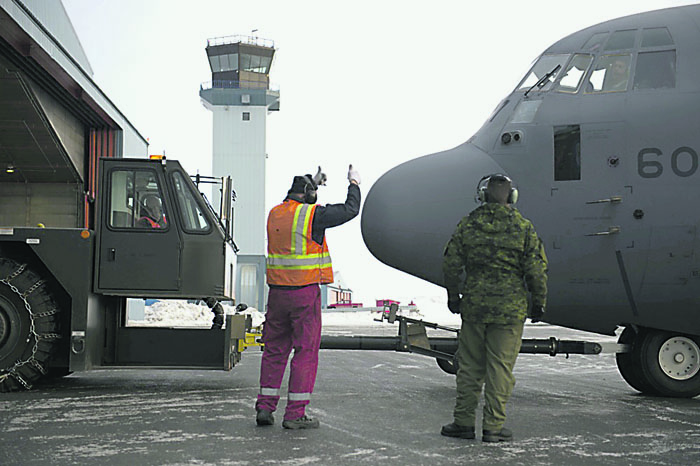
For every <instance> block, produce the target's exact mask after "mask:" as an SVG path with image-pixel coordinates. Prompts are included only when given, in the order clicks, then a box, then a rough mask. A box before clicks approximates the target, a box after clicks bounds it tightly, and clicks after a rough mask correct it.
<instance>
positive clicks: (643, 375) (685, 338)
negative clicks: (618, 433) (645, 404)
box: [617, 327, 700, 398]
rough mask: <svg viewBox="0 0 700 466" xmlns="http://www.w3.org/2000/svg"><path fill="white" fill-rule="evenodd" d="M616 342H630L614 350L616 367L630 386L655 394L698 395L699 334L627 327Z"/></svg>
mask: <svg viewBox="0 0 700 466" xmlns="http://www.w3.org/2000/svg"><path fill="white" fill-rule="evenodd" d="M619 343H621V344H626V345H630V346H631V351H630V352H628V353H618V354H617V367H618V369H619V370H620V374H621V375H622V377H623V378H624V379H625V381H627V383H629V384H630V386H632V388H634V389H636V390H638V391H640V392H642V393H644V394H646V395H655V396H668V397H677V398H693V397H695V396H697V395H700V337H698V336H692V335H681V334H676V333H672V332H665V331H661V330H655V329H639V330H638V331H635V330H634V329H632V328H631V327H628V328H625V330H624V331H623V332H622V334H621V335H620V339H619Z"/></svg>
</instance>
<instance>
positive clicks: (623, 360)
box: [615, 327, 659, 396]
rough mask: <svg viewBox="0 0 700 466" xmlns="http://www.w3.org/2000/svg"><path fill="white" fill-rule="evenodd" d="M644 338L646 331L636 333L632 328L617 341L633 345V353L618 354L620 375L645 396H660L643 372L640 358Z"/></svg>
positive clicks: (617, 360)
mask: <svg viewBox="0 0 700 466" xmlns="http://www.w3.org/2000/svg"><path fill="white" fill-rule="evenodd" d="M643 338H644V330H640V331H639V332H636V331H635V330H634V329H633V328H632V327H625V329H624V330H623V331H622V334H620V338H619V339H618V340H617V342H618V343H620V344H622V345H631V346H632V348H631V351H629V352H627V353H617V354H616V355H615V360H616V362H617V369H618V370H619V371H620V375H622V378H623V379H625V382H627V383H628V384H629V386H630V387H632V388H634V389H635V390H637V391H638V392H641V393H644V394H645V395H652V396H653V395H659V392H658V391H657V390H656V389H655V388H654V386H653V385H652V384H651V383H650V382H649V380H647V379H646V377H645V376H644V374H643V372H642V361H641V356H640V347H641V342H642V340H643Z"/></svg>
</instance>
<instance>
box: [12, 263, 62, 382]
mask: <svg viewBox="0 0 700 466" xmlns="http://www.w3.org/2000/svg"><path fill="white" fill-rule="evenodd" d="M26 268H27V264H22V265H20V266H19V268H18V269H17V270H16V271H15V272H14V273H12V274H11V275H10V276H8V277H7V278H3V279H2V280H0V283H4V284H5V285H7V286H8V287H9V288H10V289H11V290H12V291H13V292H14V293H15V294H17V296H19V297H20V299H21V300H22V301H23V302H24V307H25V309H27V313H28V314H29V335H30V337H33V338H34V346H33V347H32V353H31V355H30V356H29V358H27V359H25V360H24V361H21V360H18V361H17V362H15V364H14V365H13V366H12V367H11V368H10V369H8V370H6V371H5V373H4V374H0V381H2V380H5V379H7V378H8V377H12V378H13V379H15V380H17V381H18V382H19V383H20V384H22V386H24V388H25V389H27V390H30V389H31V388H32V385H31V384H30V383H29V382H27V381H26V380H24V378H23V377H22V376H21V375H20V374H19V372H18V370H19V369H20V368H21V367H24V366H25V365H27V364H30V365H31V366H33V367H34V368H35V369H37V370H38V371H39V372H41V373H42V374H44V375H46V368H45V367H44V366H42V365H41V363H40V362H39V361H37V360H36V358H35V356H36V352H37V350H38V349H39V341H40V340H56V339H58V338H60V337H61V336H60V335H59V334H56V333H47V334H43V335H40V334H38V333H36V327H35V325H34V320H35V319H36V318H41V317H46V316H49V315H53V314H55V313H56V312H57V311H56V310H53V311H48V312H43V313H41V314H36V315H35V314H34V313H33V312H32V307H31V306H30V305H29V301H27V296H29V295H30V294H32V293H33V292H34V291H36V289H37V288H39V287H40V286H41V285H43V284H44V283H45V281H44V280H39V281H37V282H36V283H35V284H34V285H32V286H30V287H29V288H28V289H27V290H26V291H25V292H24V293H20V291H19V289H18V288H17V287H16V286H15V285H13V284H12V283H10V282H11V280H13V279H15V278H16V277H17V276H19V275H20V274H21V273H22V272H24V270H25V269H26ZM27 341H29V338H28V339H27Z"/></svg>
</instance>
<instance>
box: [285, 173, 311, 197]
mask: <svg viewBox="0 0 700 466" xmlns="http://www.w3.org/2000/svg"><path fill="white" fill-rule="evenodd" d="M307 184H308V185H310V187H309V188H306V185H307ZM304 188H306V189H314V190H315V189H317V186H316V183H314V181H313V179H312V178H311V175H309V174H307V175H306V177H304V176H295V177H294V181H293V182H292V187H291V188H289V192H288V194H292V193H299V194H304V192H305V191H304Z"/></svg>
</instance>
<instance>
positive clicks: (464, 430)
mask: <svg viewBox="0 0 700 466" xmlns="http://www.w3.org/2000/svg"><path fill="white" fill-rule="evenodd" d="M440 433H441V434H442V435H444V436H446V437H457V438H466V439H473V438H476V434H474V426H460V425H459V424H455V423H454V422H452V423H450V424H446V425H444V426H442V429H440Z"/></svg>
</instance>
